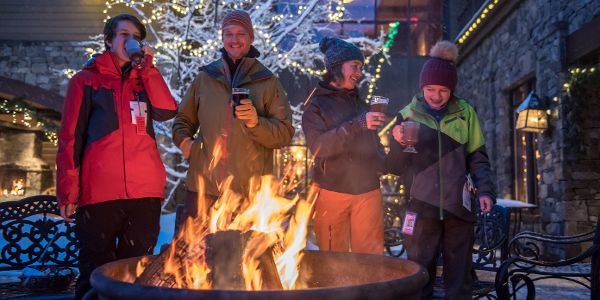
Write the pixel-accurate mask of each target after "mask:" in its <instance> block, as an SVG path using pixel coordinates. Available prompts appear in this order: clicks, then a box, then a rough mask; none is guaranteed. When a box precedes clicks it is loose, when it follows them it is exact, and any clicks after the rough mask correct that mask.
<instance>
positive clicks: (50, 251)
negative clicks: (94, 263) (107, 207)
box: [0, 195, 78, 298]
mask: <svg viewBox="0 0 600 300" xmlns="http://www.w3.org/2000/svg"><path fill="white" fill-rule="evenodd" d="M59 215H60V213H59V210H58V206H57V204H56V197H55V196H50V195H40V196H32V197H28V198H25V199H22V200H18V201H6V202H2V203H0V231H1V232H2V233H1V237H0V272H4V273H6V272H5V271H21V270H25V271H27V272H25V271H24V272H23V274H22V275H21V276H20V277H21V280H22V282H4V283H0V298H5V297H11V296H19V295H30V296H34V295H36V294H38V295H39V294H40V293H43V294H46V295H47V294H56V293H64V292H65V291H68V290H69V289H72V283H73V281H74V280H73V279H74V277H75V276H76V273H75V271H74V270H75V268H76V265H77V254H78V246H77V240H76V238H75V225H74V224H73V223H67V222H65V221H64V220H63V219H62V218H60V217H59ZM24 275H25V276H24ZM64 295H66V298H69V297H72V295H71V294H70V293H67V294H64ZM55 298H56V297H55Z"/></svg>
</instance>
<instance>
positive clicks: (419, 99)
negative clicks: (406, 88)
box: [402, 93, 464, 114]
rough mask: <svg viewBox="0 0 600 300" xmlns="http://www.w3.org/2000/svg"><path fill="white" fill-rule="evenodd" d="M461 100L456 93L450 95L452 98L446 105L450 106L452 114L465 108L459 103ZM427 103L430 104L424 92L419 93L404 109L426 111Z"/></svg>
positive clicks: (449, 111) (449, 110)
mask: <svg viewBox="0 0 600 300" xmlns="http://www.w3.org/2000/svg"><path fill="white" fill-rule="evenodd" d="M460 100H461V99H460V98H458V97H456V96H454V95H452V96H450V100H448V103H446V105H447V106H448V113H450V114H452V113H456V112H459V111H461V110H463V109H464V108H463V107H461V106H460V105H459V102H460ZM425 105H428V104H427V102H425V98H424V97H423V93H419V94H416V95H415V96H413V98H412V100H411V101H410V104H408V105H407V106H406V107H405V108H404V109H402V110H403V111H405V110H407V109H410V110H413V111H418V112H421V113H426V111H425Z"/></svg>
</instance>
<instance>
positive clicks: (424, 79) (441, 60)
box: [419, 41, 458, 91]
mask: <svg viewBox="0 0 600 300" xmlns="http://www.w3.org/2000/svg"><path fill="white" fill-rule="evenodd" d="M429 56H430V58H429V60H427V61H426V62H425V64H424V65H423V68H422V69H421V76H420V78H419V87H420V88H423V87H424V86H426V85H442V86H445V87H447V88H449V89H450V90H452V91H454V90H455V89H456V83H457V82H458V75H457V72H456V59H457V58H458V48H457V47H456V45H454V44H453V43H451V42H449V41H440V42H437V43H436V44H435V45H434V46H433V47H432V48H431V51H430V52H429Z"/></svg>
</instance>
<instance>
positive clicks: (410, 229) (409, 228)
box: [402, 211, 417, 235]
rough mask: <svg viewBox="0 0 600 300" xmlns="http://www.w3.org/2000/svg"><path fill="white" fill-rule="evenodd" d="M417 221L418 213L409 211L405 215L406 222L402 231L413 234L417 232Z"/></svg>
mask: <svg viewBox="0 0 600 300" xmlns="http://www.w3.org/2000/svg"><path fill="white" fill-rule="evenodd" d="M416 223H417V213H415V212H411V211H407V212H406V214H405V215H404V223H403V224H402V233H404V234H408V235H413V233H414V232H415V224H416Z"/></svg>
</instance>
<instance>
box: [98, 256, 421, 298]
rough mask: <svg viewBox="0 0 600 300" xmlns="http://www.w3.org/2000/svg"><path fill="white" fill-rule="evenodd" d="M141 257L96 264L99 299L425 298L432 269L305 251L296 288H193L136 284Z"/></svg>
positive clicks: (376, 258) (386, 259) (382, 258)
mask: <svg viewBox="0 0 600 300" xmlns="http://www.w3.org/2000/svg"><path fill="white" fill-rule="evenodd" d="M141 259H142V258H141V257H137V258H131V259H125V260H119V261H115V262H111V263H108V264H106V265H103V266H102V267H100V268H98V269H96V270H95V271H94V272H93V274H92V277H91V283H92V286H93V287H94V288H95V289H96V291H97V292H98V295H99V298H100V299H223V300H225V299H238V300H246V299H247V300H251V299H261V300H267V299H290V300H291V299H302V300H304V299H420V295H421V289H422V288H423V286H425V284H426V282H427V272H426V271H425V270H424V269H423V268H422V267H421V266H419V265H418V264H416V263H413V262H411V261H407V260H401V259H397V258H391V257H386V256H380V255H370V254H357V253H337V252H321V251H305V252H304V259H303V260H302V263H301V264H300V272H299V273H300V274H301V276H303V277H306V283H307V285H308V288H304V289H296V290H259V291H246V290H218V289H208V290H192V289H176V288H164V287H157V286H148V285H140V284H134V283H133V281H134V278H133V276H132V275H131V274H135V273H136V266H137V264H138V262H139V261H140V260H141Z"/></svg>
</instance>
